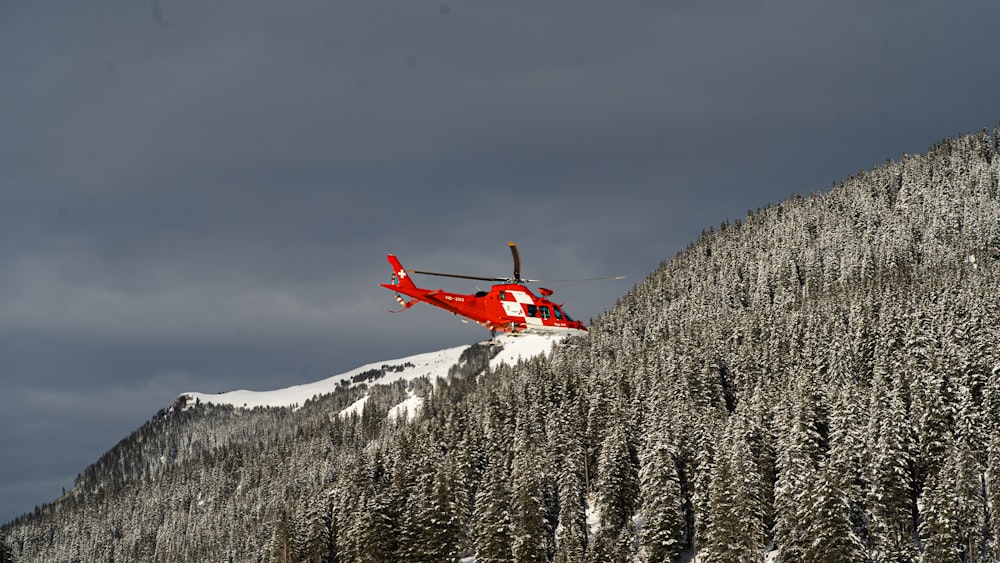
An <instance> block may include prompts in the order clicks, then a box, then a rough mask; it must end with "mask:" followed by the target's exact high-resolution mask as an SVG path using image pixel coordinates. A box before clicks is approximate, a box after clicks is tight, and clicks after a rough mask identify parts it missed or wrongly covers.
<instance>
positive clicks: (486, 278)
mask: <svg viewBox="0 0 1000 563" xmlns="http://www.w3.org/2000/svg"><path fill="white" fill-rule="evenodd" d="M407 272H409V273H411V274H423V275H426V276H441V277H443V278H459V279H463V280H480V281H507V278H488V277H484V276H466V275H463V274H444V273H441V272H428V271H426V270H407Z"/></svg>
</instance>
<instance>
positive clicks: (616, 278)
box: [521, 276, 625, 283]
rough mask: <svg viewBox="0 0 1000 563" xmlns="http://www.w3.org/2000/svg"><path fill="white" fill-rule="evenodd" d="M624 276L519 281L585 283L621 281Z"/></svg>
mask: <svg viewBox="0 0 1000 563" xmlns="http://www.w3.org/2000/svg"><path fill="white" fill-rule="evenodd" d="M623 279H625V276H609V277H606V278H577V279H575V280H521V281H523V282H530V283H538V282H545V283H548V282H560V283H564V282H585V281H605V280H623Z"/></svg>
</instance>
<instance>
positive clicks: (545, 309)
mask: <svg viewBox="0 0 1000 563" xmlns="http://www.w3.org/2000/svg"><path fill="white" fill-rule="evenodd" d="M541 309H542V318H543V319H547V318H549V316H551V315H552V313H551V312H550V311H549V308H548V307H547V306H545V305H542V307H541Z"/></svg>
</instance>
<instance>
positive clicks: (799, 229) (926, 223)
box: [0, 130, 1000, 563]
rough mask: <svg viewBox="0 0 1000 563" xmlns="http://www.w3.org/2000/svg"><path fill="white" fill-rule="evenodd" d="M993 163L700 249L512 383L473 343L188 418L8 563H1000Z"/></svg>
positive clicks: (752, 220)
mask: <svg viewBox="0 0 1000 563" xmlns="http://www.w3.org/2000/svg"><path fill="white" fill-rule="evenodd" d="M998 150H1000V130H995V131H988V130H983V131H981V132H978V133H974V134H969V135H962V136H958V137H955V138H950V139H945V140H942V141H941V142H940V143H938V144H937V145H935V146H933V147H932V148H931V149H930V150H929V151H928V152H927V153H926V154H922V155H905V156H903V157H902V158H901V159H900V160H899V161H887V162H885V163H883V164H881V165H878V166H876V167H874V168H872V169H871V170H867V171H859V172H857V173H856V174H855V175H853V176H851V177H849V178H847V179H845V180H843V181H841V182H838V183H837V184H835V185H833V186H832V187H831V188H830V189H829V190H828V191H825V192H822V193H813V194H810V195H808V196H792V197H791V198H790V199H788V200H787V201H783V202H780V203H777V204H774V205H771V206H769V207H767V208H763V209H757V210H751V211H750V212H748V214H747V215H746V216H745V217H744V218H742V219H740V220H737V221H726V222H724V223H722V224H721V225H719V226H718V227H713V228H711V229H707V230H706V231H705V232H703V233H701V236H700V237H699V238H697V240H696V241H694V242H692V243H691V244H690V245H689V246H688V247H687V248H686V249H685V250H684V251H682V252H680V253H678V254H677V255H676V256H674V257H673V258H671V259H669V260H668V261H664V262H662V263H660V264H659V266H657V267H656V268H655V270H654V271H652V273H650V274H649V275H648V277H646V278H645V279H643V280H641V281H639V282H638V283H637V285H635V286H634V287H633V288H632V289H631V290H630V291H629V292H628V293H627V294H626V295H624V296H622V297H621V298H620V299H619V300H618V301H617V302H616V303H615V304H614V305H613V306H612V307H610V308H609V309H608V310H607V311H606V312H605V313H603V314H602V315H600V316H599V317H598V318H596V319H594V320H593V322H592V326H591V330H590V333H589V334H587V335H586V336H583V337H569V338H566V339H564V340H562V341H560V343H559V344H557V345H556V346H555V347H554V349H553V350H552V352H551V353H550V354H549V355H547V356H540V357H537V358H535V359H533V360H530V361H524V362H520V363H519V364H518V365H516V366H513V367H511V366H506V365H503V366H501V367H499V368H495V369H491V368H489V367H488V362H489V359H490V358H491V356H492V355H493V354H494V353H495V352H496V350H495V347H490V346H472V347H470V348H469V349H468V350H467V352H466V354H465V357H464V358H463V361H462V362H460V363H459V364H458V365H456V367H455V368H453V369H452V371H451V373H450V375H449V376H448V377H447V378H446V379H438V380H436V381H428V380H426V379H424V380H413V381H409V382H397V383H394V384H391V385H389V384H379V383H378V381H377V379H375V380H372V381H370V382H368V383H365V384H361V385H352V386H344V387H343V388H342V389H338V390H337V391H336V392H335V393H332V394H329V395H325V396H319V397H315V398H314V399H312V400H310V401H309V402H307V403H306V404H304V405H301V406H300V408H297V409H289V408H257V409H253V410H248V409H239V408H234V407H230V406H216V405H211V404H199V405H197V406H194V407H193V408H187V409H184V408H180V405H181V402H180V401H179V403H178V405H175V406H174V407H168V408H164V409H163V410H162V411H161V412H159V413H157V414H156V415H155V416H154V417H153V418H152V419H151V420H150V421H149V422H148V423H146V424H145V425H143V426H142V427H141V428H139V429H138V430H136V431H135V432H134V433H132V434H131V435H130V436H128V437H126V438H125V439H123V440H122V441H121V442H120V443H119V444H118V445H117V446H115V447H114V448H113V449H111V450H110V451H108V452H107V453H106V454H105V455H104V456H103V457H101V458H100V459H99V460H98V461H97V462H96V463H95V464H93V465H92V466H90V467H88V468H86V469H85V470H84V471H83V472H82V473H81V474H80V475H79V476H78V478H77V480H76V483H75V486H74V487H73V488H72V490H69V491H67V492H66V494H65V495H64V496H62V497H61V498H59V499H58V500H56V501H55V502H52V503H50V504H45V505H43V506H39V507H38V508H37V509H36V510H35V511H34V512H33V513H31V514H26V515H24V516H22V517H20V518H18V519H16V520H14V521H12V522H10V523H8V524H6V525H5V526H4V527H3V528H2V530H0V539H2V542H0V543H3V547H2V549H0V561H4V562H6V561H17V562H28V561H66V562H75V561H80V562H96V561H101V562H103V561H157V562H159V561H162V562H176V561H240V562H242V561H250V562H257V561H260V562H285V561H308V562H326V563H334V562H338V563H348V562H389V561H465V562H472V561H474V562H475V563H499V562H515V561H517V562H529V561H530V562H535V561H537V562H550V561H551V562H558V563H569V562H595V563H596V562H601V563H603V562H631V561H643V562H645V561H650V562H658V561H684V562H686V561H691V560H693V559H694V558H696V557H697V561H698V562H699V563H709V562H712V563H715V562H718V563H733V562H764V561H768V562H776V561H780V562H787V563H792V562H807V563H811V562H824V563H827V562H829V563H833V562H841V561H842V562H880V563H881V562H909V561H926V562H942V563H950V562H970V563H971V562H987V561H994V562H997V561H1000V258H998V251H997V246H998V245H1000V186H998V179H1000V156H998ZM661 258H662V257H651V266H652V265H653V264H655V261H656V260H659V259H661ZM391 354H392V352H391V351H387V355H391ZM411 393H415V394H416V395H418V396H420V397H423V398H424V402H423V407H422V409H421V411H420V412H419V414H418V415H417V416H416V417H415V418H413V419H411V420H407V419H406V418H405V417H403V418H402V419H400V418H398V417H397V418H393V417H389V416H387V414H388V412H389V410H390V409H392V408H393V407H394V406H396V405H398V404H399V403H400V402H402V401H403V400H404V399H405V398H406V397H407V396H408V395H409V394H411ZM364 394H367V395H369V399H368V400H367V402H366V403H365V406H364V409H363V410H362V411H361V412H360V413H358V414H354V415H351V416H347V417H344V416H337V413H338V412H339V411H341V410H343V409H344V408H345V407H346V406H348V405H350V404H352V403H354V402H355V401H356V400H357V399H358V398H359V397H361V396H362V395H364Z"/></svg>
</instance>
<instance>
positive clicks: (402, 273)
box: [396, 270, 406, 279]
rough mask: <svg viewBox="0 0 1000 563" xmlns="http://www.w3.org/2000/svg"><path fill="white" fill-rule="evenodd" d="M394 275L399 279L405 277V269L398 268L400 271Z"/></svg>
mask: <svg viewBox="0 0 1000 563" xmlns="http://www.w3.org/2000/svg"><path fill="white" fill-rule="evenodd" d="M396 276H398V277H399V279H403V278H405V277H406V270H400V271H398V272H396Z"/></svg>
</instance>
